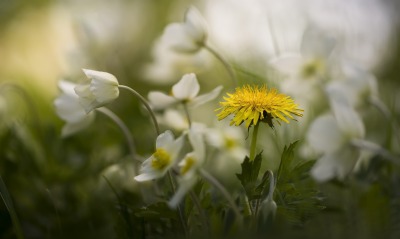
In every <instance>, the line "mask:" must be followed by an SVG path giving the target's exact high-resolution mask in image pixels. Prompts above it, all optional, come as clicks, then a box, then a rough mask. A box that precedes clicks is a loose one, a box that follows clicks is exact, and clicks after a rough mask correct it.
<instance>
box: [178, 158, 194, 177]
mask: <svg viewBox="0 0 400 239" xmlns="http://www.w3.org/2000/svg"><path fill="white" fill-rule="evenodd" d="M195 162H196V160H195V159H194V158H193V157H188V158H186V159H185V164H184V165H183V166H182V168H181V175H184V174H185V173H187V172H188V171H189V170H190V169H191V168H192V167H193V165H194V163H195Z"/></svg>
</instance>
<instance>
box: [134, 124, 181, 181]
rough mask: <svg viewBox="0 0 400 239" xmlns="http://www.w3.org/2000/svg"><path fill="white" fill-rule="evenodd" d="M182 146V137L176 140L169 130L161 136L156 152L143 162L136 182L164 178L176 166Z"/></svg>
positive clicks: (158, 139)
mask: <svg viewBox="0 0 400 239" xmlns="http://www.w3.org/2000/svg"><path fill="white" fill-rule="evenodd" d="M182 146H183V137H182V136H181V137H179V138H177V139H174V135H173V134H172V132H171V131H169V130H167V131H165V132H164V133H162V134H160V135H159V136H158V137H157V140H156V152H155V153H153V154H152V155H151V156H150V157H149V158H148V159H146V160H145V161H144V162H143V164H142V167H141V169H140V174H139V175H138V176H136V177H135V180H136V181H138V182H142V181H149V180H153V179H157V178H161V177H163V176H164V175H165V174H166V173H167V171H168V170H169V169H170V168H171V167H172V166H174V164H175V162H176V161H177V159H178V156H179V152H180V150H181V148H182Z"/></svg>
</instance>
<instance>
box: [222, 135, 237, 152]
mask: <svg viewBox="0 0 400 239" xmlns="http://www.w3.org/2000/svg"><path fill="white" fill-rule="evenodd" d="M235 146H236V142H235V140H234V139H231V138H228V137H225V147H226V148H227V149H233V148H235Z"/></svg>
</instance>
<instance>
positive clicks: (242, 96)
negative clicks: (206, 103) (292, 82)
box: [217, 85, 303, 128]
mask: <svg viewBox="0 0 400 239" xmlns="http://www.w3.org/2000/svg"><path fill="white" fill-rule="evenodd" d="M224 100H225V101H223V102H220V105H221V107H220V108H218V109H217V111H218V110H219V111H220V112H219V113H218V114H217V117H218V120H222V119H224V118H226V117H227V116H229V115H231V114H232V115H234V117H233V119H232V121H231V125H233V124H234V125H236V126H239V125H241V124H242V123H243V122H246V127H247V128H248V127H250V126H251V125H256V124H258V122H259V121H260V120H262V121H265V122H267V123H268V124H269V125H270V126H271V127H273V125H272V121H271V120H272V119H277V120H280V121H283V122H285V123H289V121H288V120H287V118H290V119H294V117H293V115H295V116H303V115H302V113H301V112H303V110H301V109H299V108H298V105H297V104H295V103H294V101H293V100H292V99H291V98H290V97H289V96H287V95H284V94H280V93H278V92H277V90H276V89H271V90H269V89H268V88H267V86H265V85H264V86H261V87H259V86H250V85H244V86H243V87H238V88H236V91H235V92H234V93H233V94H229V93H228V94H227V96H225V97H224ZM278 122H279V121H278Z"/></svg>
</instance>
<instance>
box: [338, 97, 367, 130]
mask: <svg viewBox="0 0 400 239" xmlns="http://www.w3.org/2000/svg"><path fill="white" fill-rule="evenodd" d="M331 106H332V108H333V112H334V115H335V118H336V121H337V124H338V126H339V128H340V130H341V131H343V133H345V134H346V135H347V136H348V137H350V138H363V137H364V136H365V127H364V123H363V122H362V120H361V118H360V116H359V115H358V114H357V112H356V111H355V110H354V109H352V108H351V107H350V106H349V105H348V104H346V103H344V102H337V101H335V100H332V101H331Z"/></svg>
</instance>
